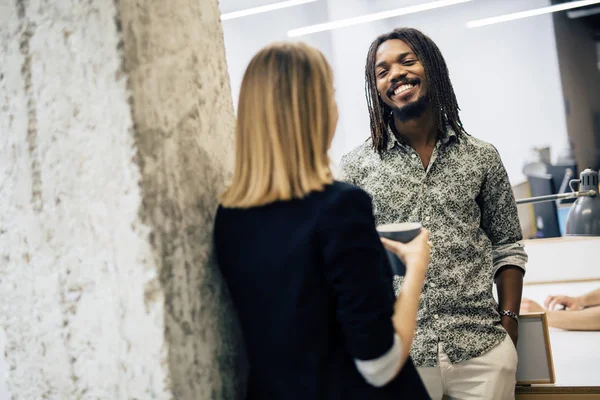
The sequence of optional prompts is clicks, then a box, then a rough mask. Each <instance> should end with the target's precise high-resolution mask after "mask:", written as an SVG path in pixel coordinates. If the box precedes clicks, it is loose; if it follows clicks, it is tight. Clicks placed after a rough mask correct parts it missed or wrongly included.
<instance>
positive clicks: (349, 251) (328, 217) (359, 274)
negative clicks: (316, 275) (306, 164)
mask: <svg viewBox="0 0 600 400" xmlns="http://www.w3.org/2000/svg"><path fill="white" fill-rule="evenodd" d="M336 196H337V198H336V199H334V201H332V202H331V203H330V205H329V206H328V207H327V209H326V210H325V211H324V212H323V213H322V215H320V217H319V222H318V224H319V240H320V242H321V247H322V252H323V258H324V263H325V277H326V279H327V282H328V285H329V287H330V290H331V292H332V295H333V297H334V298H335V300H336V302H335V303H336V316H337V320H338V322H339V324H340V325H341V328H342V331H343V334H344V337H345V345H346V348H347V350H348V352H349V353H350V355H351V356H352V357H353V358H354V359H355V360H363V361H367V360H374V359H377V358H379V357H381V356H383V355H385V354H386V353H387V352H388V351H390V349H391V348H392V346H393V344H394V333H395V332H394V328H393V325H392V319H391V318H392V315H393V312H394V301H395V298H394V293H393V290H392V273H391V271H390V269H389V265H388V261H387V256H386V254H385V250H384V248H383V245H382V244H381V241H380V240H379V236H378V234H377V231H376V230H375V221H374V218H373V214H372V206H371V199H370V197H369V196H368V195H367V194H366V193H365V192H364V191H362V190H361V189H358V188H356V187H351V186H348V187H346V188H345V189H344V190H342V191H341V192H340V193H338V194H337V195H336ZM396 367H397V365H396Z"/></svg>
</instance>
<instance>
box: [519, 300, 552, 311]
mask: <svg viewBox="0 0 600 400" xmlns="http://www.w3.org/2000/svg"><path fill="white" fill-rule="evenodd" d="M545 311H546V310H544V307H542V306H541V305H539V304H538V303H536V302H535V301H533V300H530V299H523V300H521V310H520V311H519V314H527V313H534V312H545Z"/></svg>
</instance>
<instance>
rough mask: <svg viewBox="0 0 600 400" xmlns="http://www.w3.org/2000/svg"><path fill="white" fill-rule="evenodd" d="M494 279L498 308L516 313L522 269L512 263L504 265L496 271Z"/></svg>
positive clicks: (519, 303) (519, 300) (520, 291)
mask: <svg viewBox="0 0 600 400" xmlns="http://www.w3.org/2000/svg"><path fill="white" fill-rule="evenodd" d="M495 280H496V286H497V289H498V304H499V306H500V310H509V311H513V312H514V313H516V314H518V313H519V308H520V307H521V295H522V293H523V270H522V269H521V268H519V267H516V266H513V265H507V266H504V267H502V268H500V269H499V270H498V272H497V273H496V277H495Z"/></svg>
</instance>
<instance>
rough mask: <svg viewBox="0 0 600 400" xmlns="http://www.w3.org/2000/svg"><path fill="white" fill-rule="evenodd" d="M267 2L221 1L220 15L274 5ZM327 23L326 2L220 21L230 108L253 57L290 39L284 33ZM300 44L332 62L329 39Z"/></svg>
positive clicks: (313, 38) (312, 38)
mask: <svg viewBox="0 0 600 400" xmlns="http://www.w3.org/2000/svg"><path fill="white" fill-rule="evenodd" d="M273 2H274V1H272V0H269V1H267V2H265V0H252V1H244V0H222V1H220V3H219V5H220V8H221V12H224V13H225V12H229V11H236V10H239V9H246V8H248V7H254V6H261V5H263V4H265V3H273ZM327 20H328V14H327V3H326V2H323V1H317V2H315V3H307V4H304V5H301V6H297V7H290V8H285V9H281V10H277V11H272V12H269V13H264V14H257V15H252V16H248V17H244V18H238V19H232V20H225V21H223V32H224V35H225V53H226V56H227V69H228V71H229V78H230V82H231V92H232V97H233V105H234V107H235V109H236V110H237V102H238V95H239V92H240V85H241V83H242V77H243V75H244V71H245V70H246V67H247V66H248V63H249V62H250V60H251V59H252V57H253V56H254V55H255V54H256V53H257V52H258V51H259V50H260V49H261V48H263V47H264V46H266V45H267V44H269V43H272V42H277V41H282V40H289V38H288V36H287V32H288V31H289V30H290V29H294V28H300V27H303V26H306V25H311V24H314V23H319V22H326V21H327ZM302 41H304V42H306V43H308V44H310V45H312V46H315V47H317V48H318V49H319V50H321V51H322V52H323V54H324V55H325V57H327V59H329V60H330V61H331V36H330V35H329V33H327V32H325V33H319V34H315V35H311V36H310V37H306V38H302Z"/></svg>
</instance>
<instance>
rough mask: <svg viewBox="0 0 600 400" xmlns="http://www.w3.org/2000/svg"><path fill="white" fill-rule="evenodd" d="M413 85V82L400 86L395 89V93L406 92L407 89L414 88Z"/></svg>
mask: <svg viewBox="0 0 600 400" xmlns="http://www.w3.org/2000/svg"><path fill="white" fill-rule="evenodd" d="M412 87H413V85H411V84H407V85H402V86H399V87H397V88H396V90H394V94H399V93H402V92H406V91H407V90H409V89H412Z"/></svg>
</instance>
